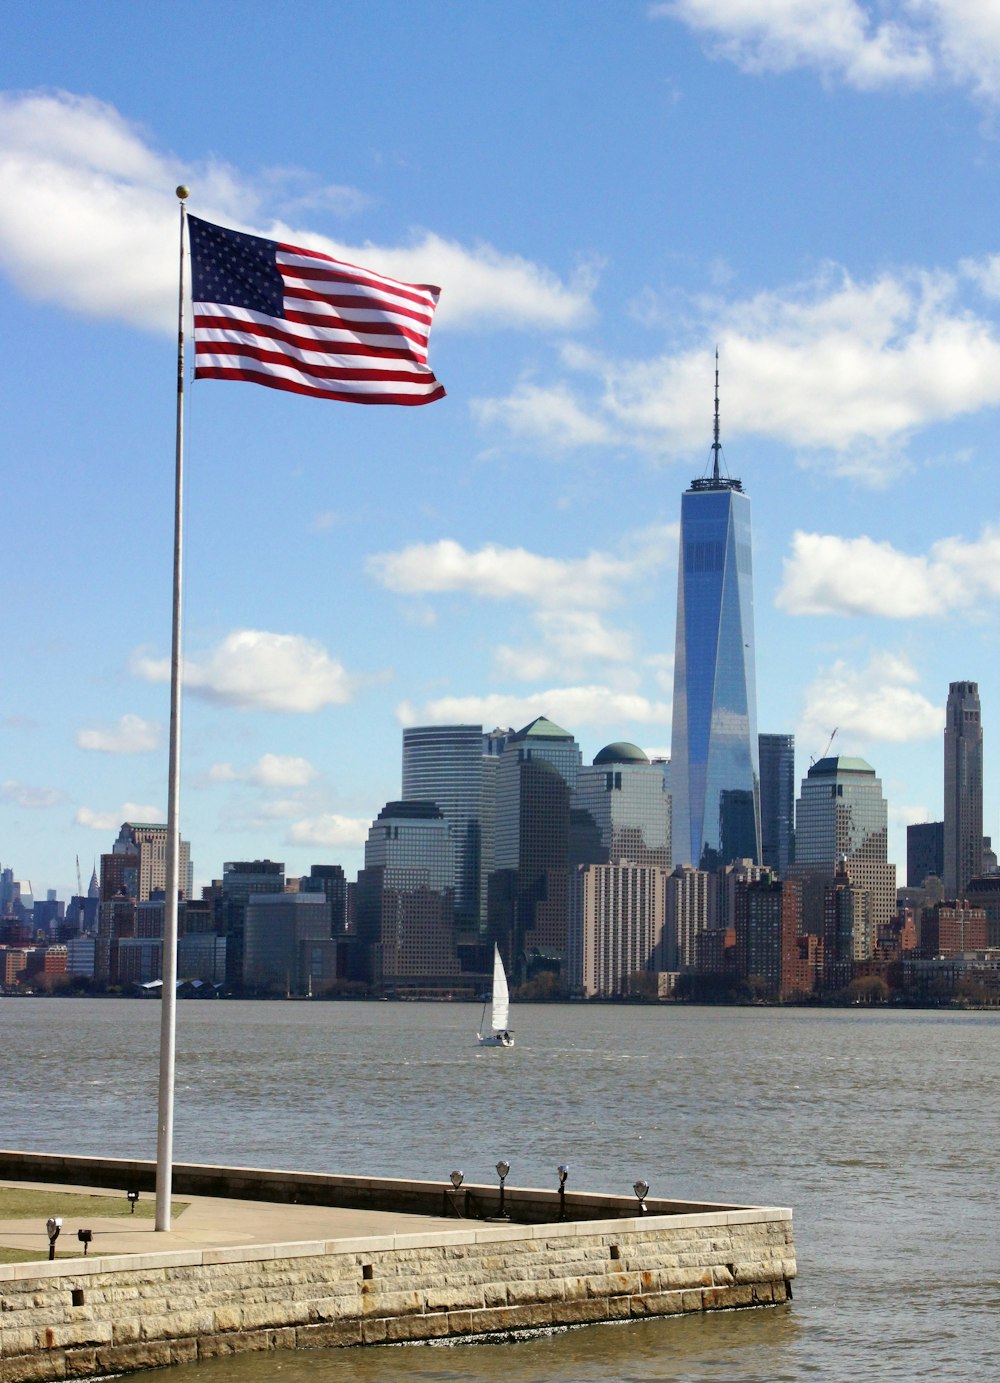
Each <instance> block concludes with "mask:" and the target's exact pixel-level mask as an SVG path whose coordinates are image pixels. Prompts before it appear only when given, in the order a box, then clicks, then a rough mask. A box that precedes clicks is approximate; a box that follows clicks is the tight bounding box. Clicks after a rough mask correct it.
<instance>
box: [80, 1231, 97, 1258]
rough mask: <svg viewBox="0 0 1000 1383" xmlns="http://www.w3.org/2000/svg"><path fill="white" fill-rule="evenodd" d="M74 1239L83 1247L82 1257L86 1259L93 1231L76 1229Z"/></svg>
mask: <svg viewBox="0 0 1000 1383" xmlns="http://www.w3.org/2000/svg"><path fill="white" fill-rule="evenodd" d="M76 1237H77V1238H78V1239H79V1241H80V1243H81V1244H82V1245H83V1256H84V1258H86V1256H87V1250H88V1249H89V1248H90V1241H91V1239H93V1237H94V1231H93V1230H92V1229H78V1230H77V1231H76Z"/></svg>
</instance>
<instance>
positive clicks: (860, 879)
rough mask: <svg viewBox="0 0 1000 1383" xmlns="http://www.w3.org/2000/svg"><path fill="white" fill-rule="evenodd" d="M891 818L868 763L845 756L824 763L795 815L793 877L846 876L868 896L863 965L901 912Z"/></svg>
mask: <svg viewBox="0 0 1000 1383" xmlns="http://www.w3.org/2000/svg"><path fill="white" fill-rule="evenodd" d="M888 816H889V811H888V807H887V805H886V802H885V798H884V797H883V796H882V784H881V782H880V781H879V779H878V778H877V777H876V776H875V770H874V769H873V768H872V766H871V764H869V763H866V762H865V760H864V759H849V758H846V757H845V756H844V755H843V754H841V755H838V756H835V757H833V758H826V759H820V760H819V761H818V762H817V763H814V764H813V766H812V767H811V768H810V769H809V772H808V773H807V774H806V777H805V778H804V779H803V782H802V792H801V795H800V797H799V800H798V803H797V804H796V809H795V867H794V871H793V872H794V873H795V874H796V875H799V876H802V877H803V878H805V877H806V876H810V875H811V876H813V877H814V878H816V879H822V880H825V881H829V880H831V879H832V878H833V877H834V875H835V874H837V873H842V874H843V875H844V877H845V878H846V880H847V881H848V882H849V883H850V885H851V886H852V887H853V888H855V889H861V890H862V891H863V892H864V893H865V894H866V895H867V897H868V915H867V918H866V922H865V928H864V937H863V940H860V941H858V942H857V943H856V947H855V957H854V958H855V959H858V960H860V959H864V958H866V957H868V956H871V955H872V954H873V952H874V949H875V944H876V942H877V941H878V938H879V935H880V933H881V930H882V928H883V927H886V926H888V924H889V922H890V920H891V919H892V917H893V916H894V914H895V911H896V866H895V865H894V864H889V862H888V854H887V848H888ZM841 857H843V858H842V859H841ZM817 896H818V897H820V898H821V897H822V894H821V893H820V894H819V895H817ZM807 930H813V927H811V926H810V927H807Z"/></svg>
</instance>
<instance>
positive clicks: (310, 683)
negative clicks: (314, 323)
mask: <svg viewBox="0 0 1000 1383" xmlns="http://www.w3.org/2000/svg"><path fill="white" fill-rule="evenodd" d="M0 84H2V92H0V169H2V172H3V185H4V197H3V201H2V204H0V311H2V319H3V323H4V330H3V341H4V369H3V372H2V377H0V399H2V409H3V419H4V426H5V433H6V437H5V444H6V445H5V450H6V455H7V464H6V466H5V467H4V482H5V483H4V502H3V506H2V512H3V515H4V519H5V529H6V544H5V550H6V561H5V563H4V572H3V579H2V590H3V597H2V606H0V609H2V620H3V636H4V637H3V644H4V652H5V656H4V659H3V679H2V688H3V691H2V698H0V863H2V864H3V865H4V866H8V865H9V866H10V867H12V868H13V869H14V872H15V875H16V877H18V878H19V879H30V880H31V881H32V883H33V885H34V887H35V890H36V892H39V893H40V892H42V890H44V889H45V888H57V889H59V891H60V895H61V896H67V895H68V893H69V892H70V891H71V890H72V888H73V886H74V884H75V864H74V857H75V856H76V855H77V854H78V855H79V857H80V860H81V863H82V866H83V869H84V873H85V875H86V874H89V870H90V867H91V865H92V862H93V860H94V858H95V857H96V856H97V855H99V854H100V852H101V851H102V850H106V849H108V848H109V847H110V842H111V840H112V839H113V838H114V835H115V833H116V831H117V826H118V824H119V823H120V822H121V821H123V820H126V819H128V818H129V817H132V818H139V819H143V818H145V819H148V818H150V817H157V818H162V817H163V816H164V814H165V807H166V800H165V799H166V786H165V785H166V724H165V722H166V718H167V712H168V706H167V687H166V685H165V683H164V682H163V680H162V669H163V662H164V659H166V658H167V656H168V653H169V615H170V545H171V508H170V506H171V487H172V468H173V446H174V434H173V419H174V384H175V363H174V362H175V351H176V343H175V340H174V336H173V333H174V330H175V327H174V319H175V314H176V293H177V288H176V273H177V267H176V264H177V262H176V235H177V203H176V199H175V197H174V195H173V190H174V187H175V185H176V184H177V183H178V182H182V181H183V182H186V183H188V184H189V185H190V187H191V199H190V203H189V205H190V208H191V210H192V211H193V212H195V213H196V214H197V215H200V216H202V217H204V218H205V219H207V220H214V221H218V222H221V223H223V224H226V225H232V226H236V227H238V228H240V229H244V230H248V231H251V232H255V233H258V234H265V235H274V236H276V237H278V238H287V239H292V240H294V241H296V242H297V243H304V244H308V245H312V246H314V247H315V248H317V249H321V250H325V251H326V252H328V253H333V254H335V255H340V256H341V257H343V258H347V259H350V260H352V261H353V262H356V263H361V264H366V265H369V266H371V267H373V268H376V269H379V270H381V271H382V272H385V273H388V274H392V275H396V276H398V277H401V278H406V279H411V280H418V281H424V282H427V281H429V282H433V283H437V284H439V285H440V286H441V289H442V295H441V305H440V307H439V310H438V314H437V318H436V322H435V327H434V332H433V335H432V340H431V356H430V359H431V365H432V368H433V369H434V371H435V373H436V374H437V375H438V377H439V378H440V379H441V381H442V382H443V383H444V384H445V386H446V388H447V390H448V397H447V399H445V400H444V401H442V402H440V403H436V404H433V405H431V406H428V407H426V408H420V409H393V408H384V409H380V408H374V409H372V408H358V407H355V406H351V405H340V404H335V403H327V402H321V401H318V400H313V399H305V398H299V397H296V396H294V395H285V394H281V393H277V392H274V391H271V390H266V389H260V388H256V387H254V386H252V385H246V384H231V383H220V382H216V381H199V382H198V383H197V384H192V385H191V387H190V388H189V390H188V395H187V396H188V433H187V529H186V571H185V656H186V659H187V665H188V691H187V693H186V697H185V707H184V756H183V789H182V792H183V796H182V831H183V834H184V835H185V837H187V838H189V839H190V840H191V842H192V857H193V859H194V864H195V876H196V881H197V882H198V883H199V884H200V883H202V882H206V881H208V880H209V879H210V878H212V877H213V876H214V877H218V876H219V875H220V873H221V868H222V864H223V861H225V860H228V859H241V858H254V857H256V856H265V855H266V856H270V857H271V858H272V859H275V858H277V859H283V860H284V861H285V862H286V864H287V867H288V870H289V872H292V873H298V872H303V871H306V870H308V867H309V865H310V864H311V863H313V862H317V861H340V862H341V863H343V864H344V865H345V867H346V868H347V869H348V871H349V874H350V875H351V876H353V872H354V871H355V870H356V869H357V867H358V866H359V864H360V862H361V845H362V843H363V840H364V838H365V835H366V833H367V828H368V825H369V823H370V821H371V819H372V817H373V816H374V815H375V814H376V813H377V812H378V810H379V808H380V807H381V806H382V805H383V804H384V802H385V801H386V800H388V799H391V798H393V797H395V796H396V795H397V794H398V792H399V787H400V744H401V730H402V727H403V726H404V725H406V724H420V723H427V722H431V721H435V720H443V721H453V720H461V721H466V722H468V721H472V722H476V721H481V722H482V723H484V724H485V725H486V726H487V727H492V726H493V725H495V724H504V725H506V724H513V725H515V726H520V725H522V724H524V723H526V722H527V721H528V720H530V719H531V718H532V717H533V716H535V715H537V714H547V715H549V716H551V717H552V718H553V719H554V720H556V721H558V722H559V723H561V724H562V725H564V726H565V727H566V728H567V729H570V730H572V731H573V732H574V733H575V734H576V736H577V738H578V739H579V741H580V743H581V746H582V748H583V752H584V755H585V758H586V759H587V760H589V759H591V758H592V757H593V755H594V754H595V753H596V752H597V750H598V749H600V748H601V746H602V745H604V744H606V743H608V742H609V741H611V740H616V739H629V740H633V741H635V742H637V743H639V744H641V745H642V746H643V747H644V748H646V749H648V750H656V751H658V752H668V751H669V743H670V703H671V693H672V660H673V641H674V621H675V601H676V562H677V550H676V541H677V523H678V518H679V511H680V495H681V492H682V491H683V489H684V488H685V487H686V486H687V484H688V483H689V481H690V480H691V478H692V477H694V476H696V475H700V474H702V473H703V471H704V468H705V466H706V465H707V463H708V461H709V459H710V453H709V444H710V442H711V423H712V371H713V363H712V356H713V352H714V350H715V347H716V346H718V348H719V352H720V362H721V373H722V405H721V408H722V438H723V445H724V455H725V461H726V464H727V466H728V469H729V471H730V473H731V474H733V475H737V476H740V477H741V478H742V480H743V482H744V485H745V487H746V489H747V490H748V492H749V493H750V495H751V497H752V500H753V520H754V543H755V546H754V561H755V589H756V628H757V647H758V656H757V670H758V707H759V728H760V729H761V730H766V731H794V733H795V734H796V737H797V751H798V753H797V759H798V763H797V776H798V777H799V778H801V776H802V775H803V774H804V773H805V771H806V769H807V768H808V765H809V761H810V758H811V757H812V756H814V755H815V756H818V755H819V754H820V753H822V751H823V750H824V749H825V748H826V745H827V742H828V740H829V737H830V734H831V732H832V731H833V729H834V727H837V736H836V739H835V741H834V747H835V749H839V751H840V752H841V753H846V754H860V755H863V756H864V757H866V758H867V759H868V760H869V761H870V762H871V763H872V764H873V765H874V767H875V768H876V770H877V771H878V773H879V775H880V776H881V778H882V781H883V785H884V789H885V792H886V796H887V798H888V800H889V803H890V822H891V826H890V851H891V855H892V856H893V857H894V858H895V859H896V860H897V863H898V864H900V866H902V865H903V864H904V862H905V826H906V823H907V822H909V821H915V820H925V819H928V818H930V819H933V818H938V817H939V816H940V814H941V810H942V803H941V798H942V777H943V770H942V748H941V745H942V739H941V736H942V729H943V708H944V702H945V698H946V695H947V689H948V683H949V681H951V680H957V679H972V680H976V681H978V682H979V685H980V692H981V696H982V702H983V717H984V723H985V727H986V823H985V829H986V830H987V832H988V833H990V834H992V835H994V837H995V836H996V835H998V834H1000V822H998V787H997V783H996V775H995V774H994V773H993V772H992V765H993V763H994V761H995V755H994V754H993V744H994V733H993V729H991V727H996V726H997V725H1000V675H998V672H1000V661H998V622H997V597H998V595H1000V524H998V520H997V512H996V508H997V503H996V488H997V487H996V442H997V432H998V406H1000V232H998V231H997V226H998V224H1000V217H998V201H1000V198H998V193H997V184H998V172H1000V120H998V114H1000V5H998V4H996V3H994V0H990V3H985V2H984V0H885V3H878V4H876V3H861V0H766V2H765V0H712V3H711V4H710V3H708V0H668V2H667V3H634V4H633V3H627V0H620V3H616V4H614V5H608V4H604V3H597V0H566V2H565V3H560V0H548V2H547V3H545V4H541V5H539V4H537V3H534V2H533V3H525V2H523V0H508V3H505V4H504V5H502V6H501V5H497V4H490V3H486V0H483V3H477V4H467V3H458V0H456V2H455V3H444V2H443V0H426V3H409V2H408V3H396V2H395V0H387V2H384V3H361V2H360V0H359V2H358V3H352V2H351V0H346V2H345V3H329V4H327V5H321V6H318V7H313V8H312V9H310V10H309V11H308V13H307V12H304V11H301V10H300V9H298V8H296V7H291V6H280V5H278V6H276V5H273V4H267V5H265V4H260V3H254V2H253V0H250V2H249V3H246V2H244V3H240V4H230V3H224V0H216V3H213V4H212V5H198V6H195V5H194V4H191V3H187V2H186V0H180V3H171V4H169V5H167V4H165V3H158V0H152V2H151V3H146V4H144V5H141V6H140V5H134V4H131V3H128V4H123V3H117V0H103V3H101V4H89V3H78V4H74V5H67V4H63V3H50V2H49V0H36V3H34V4H33V5H31V6H17V7H13V8H10V9H9V10H8V11H7V12H6V14H5V41H4V53H3V61H2V67H0ZM189 374H190V367H189ZM902 877H903V874H902V869H901V870H900V881H901V882H902Z"/></svg>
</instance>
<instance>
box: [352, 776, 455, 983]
mask: <svg viewBox="0 0 1000 1383" xmlns="http://www.w3.org/2000/svg"><path fill="white" fill-rule="evenodd" d="M355 924H356V930H357V936H358V944H359V947H360V948H361V950H362V953H363V956H364V960H365V963H366V968H367V977H368V978H369V979H370V980H371V982H372V983H373V984H375V985H376V986H377V987H378V988H381V989H393V990H398V989H400V988H406V989H410V990H412V989H414V988H424V989H427V990H433V989H436V988H440V987H442V986H443V987H445V988H447V987H448V986H449V983H450V982H451V981H452V980H453V977H455V976H457V975H458V972H459V964H458V953H457V950H456V946H455V852H454V849H453V846H452V840H451V827H450V825H449V823H448V822H447V821H446V820H445V818H444V815H443V813H442V811H441V809H440V807H438V805H437V804H436V803H434V802H414V801H400V802H388V803H386V805H385V806H384V807H383V808H382V810H381V811H380V812H379V814H378V817H377V819H376V820H375V821H374V822H373V823H372V826H371V829H370V830H369V832H368V840H367V842H366V844H365V867H364V869H362V870H361V872H360V873H359V875H358V882H357V890H356V901H355Z"/></svg>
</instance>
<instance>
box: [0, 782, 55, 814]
mask: <svg viewBox="0 0 1000 1383" xmlns="http://www.w3.org/2000/svg"><path fill="white" fill-rule="evenodd" d="M62 800H63V794H62V793H61V792H59V791H58V789H56V788H37V787H32V786H31V785H30V784H29V783H16V782H14V780H13V779H11V778H8V779H7V781H6V782H3V783H0V802H9V803H10V804H11V805H12V806H14V807H26V808H28V809H29V810H30V811H40V810H44V809H45V808H46V807H55V806H57V805H58V804H59V803H60V802H61V801H62Z"/></svg>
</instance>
